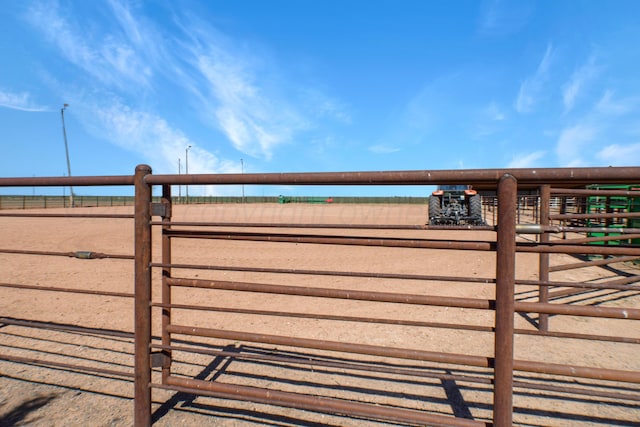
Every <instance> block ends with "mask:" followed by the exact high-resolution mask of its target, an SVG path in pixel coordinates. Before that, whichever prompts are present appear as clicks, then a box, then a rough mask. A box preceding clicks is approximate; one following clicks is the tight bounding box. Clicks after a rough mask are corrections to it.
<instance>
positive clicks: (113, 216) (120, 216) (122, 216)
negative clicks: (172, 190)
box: [0, 212, 133, 219]
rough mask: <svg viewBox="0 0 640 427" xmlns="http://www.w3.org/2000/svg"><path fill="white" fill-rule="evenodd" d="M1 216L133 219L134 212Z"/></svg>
mask: <svg viewBox="0 0 640 427" xmlns="http://www.w3.org/2000/svg"><path fill="white" fill-rule="evenodd" d="M0 217H8V218H95V219H100V218H104V219H133V214H95V213H94V214H89V213H65V214H62V213H19V212H0Z"/></svg>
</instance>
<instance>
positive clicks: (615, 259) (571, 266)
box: [549, 256, 639, 272]
mask: <svg viewBox="0 0 640 427" xmlns="http://www.w3.org/2000/svg"><path fill="white" fill-rule="evenodd" d="M637 259H639V257H637V256H626V257H625V256H621V257H611V258H604V259H594V260H590V261H582V262H576V263H572V264H562V265H553V266H551V267H549V271H550V272H553V271H565V270H574V269H577V268H585V267H595V266H600V265H609V264H616V263H619V262H631V261H635V260H637Z"/></svg>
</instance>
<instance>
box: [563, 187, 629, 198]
mask: <svg viewBox="0 0 640 427" xmlns="http://www.w3.org/2000/svg"><path fill="white" fill-rule="evenodd" d="M551 194H555V195H566V196H601V197H609V196H622V197H640V191H632V190H609V189H602V190H594V189H580V188H573V189H570V188H551Z"/></svg>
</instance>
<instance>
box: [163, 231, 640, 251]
mask: <svg viewBox="0 0 640 427" xmlns="http://www.w3.org/2000/svg"><path fill="white" fill-rule="evenodd" d="M168 234H169V236H171V237H181V238H193V239H221V240H248V241H259V242H281V243H315V244H326V245H357V246H381V247H389V248H392V247H396V248H427V249H458V250H472V251H491V250H493V249H494V246H495V244H494V243H493V242H477V241H451V240H426V239H399V238H384V237H378V238H370V237H345V236H329V235H324V236H322V235H313V234H309V235H300V234H285V233H278V234H275V233H251V232H224V231H198V230H171V231H169V232H168ZM639 250H640V249H639Z"/></svg>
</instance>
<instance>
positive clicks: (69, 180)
mask: <svg viewBox="0 0 640 427" xmlns="http://www.w3.org/2000/svg"><path fill="white" fill-rule="evenodd" d="M121 185H134V176H132V175H122V176H64V177H63V176H54V177H39V178H37V177H33V178H0V187H69V186H72V187H94V186H121Z"/></svg>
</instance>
